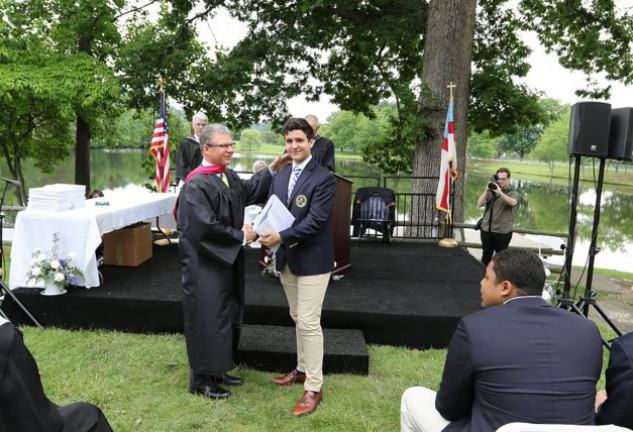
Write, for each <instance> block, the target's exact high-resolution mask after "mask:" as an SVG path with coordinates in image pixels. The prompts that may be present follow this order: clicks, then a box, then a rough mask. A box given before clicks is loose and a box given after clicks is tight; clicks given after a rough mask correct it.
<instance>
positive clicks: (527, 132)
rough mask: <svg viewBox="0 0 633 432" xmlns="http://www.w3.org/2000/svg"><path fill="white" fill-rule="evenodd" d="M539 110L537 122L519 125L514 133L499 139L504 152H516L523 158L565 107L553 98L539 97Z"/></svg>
mask: <svg viewBox="0 0 633 432" xmlns="http://www.w3.org/2000/svg"><path fill="white" fill-rule="evenodd" d="M538 104H539V110H540V111H541V112H542V113H543V117H542V119H541V121H540V123H538V124H534V125H531V126H530V127H525V126H519V127H517V131H516V132H515V133H514V134H511V135H506V136H504V137H503V138H502V139H501V141H500V143H499V144H500V147H501V149H503V150H504V151H506V152H513V153H516V154H517V155H518V156H519V158H521V159H523V158H524V157H525V156H526V155H527V154H529V153H530V152H531V151H532V150H533V149H534V147H535V146H536V143H537V141H538V140H539V138H540V137H541V135H542V134H543V131H544V130H545V128H546V127H547V125H548V124H550V122H552V121H553V120H556V119H558V118H560V116H561V115H562V114H563V113H564V112H565V107H564V106H563V105H561V103H560V102H558V101H557V100H555V99H539V100H538Z"/></svg>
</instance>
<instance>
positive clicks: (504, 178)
mask: <svg viewBox="0 0 633 432" xmlns="http://www.w3.org/2000/svg"><path fill="white" fill-rule="evenodd" d="M504 180H510V179H509V178H508V177H499V181H504Z"/></svg>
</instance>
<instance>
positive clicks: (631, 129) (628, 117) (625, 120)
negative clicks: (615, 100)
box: [607, 108, 633, 161]
mask: <svg viewBox="0 0 633 432" xmlns="http://www.w3.org/2000/svg"><path fill="white" fill-rule="evenodd" d="M607 157H608V158H609V159H618V160H626V161H631V160H633V108H617V109H614V110H612V111H611V129H610V132H609V152H608V154H607Z"/></svg>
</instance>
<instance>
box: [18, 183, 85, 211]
mask: <svg viewBox="0 0 633 432" xmlns="http://www.w3.org/2000/svg"><path fill="white" fill-rule="evenodd" d="M85 202H86V186H84V185H71V184H62V183H56V184H52V185H46V186H44V187H40V188H30V189H29V201H28V204H27V206H26V209H27V210H38V211H62V210H69V209H71V208H75V207H83V206H84V205H85Z"/></svg>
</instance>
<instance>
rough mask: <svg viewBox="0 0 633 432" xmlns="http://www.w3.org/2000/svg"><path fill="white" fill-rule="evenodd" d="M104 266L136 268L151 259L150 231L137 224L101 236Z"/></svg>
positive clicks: (143, 225) (144, 223) (145, 224)
mask: <svg viewBox="0 0 633 432" xmlns="http://www.w3.org/2000/svg"><path fill="white" fill-rule="evenodd" d="M103 252H104V255H105V256H104V258H105V264H108V265H117V266H127V267H136V266H138V265H139V264H141V263H143V262H145V261H147V260H148V259H150V258H151V257H152V229H151V226H150V224H149V223H147V222H139V223H137V224H134V225H129V226H126V227H124V228H121V229H118V230H116V231H112V232H109V233H107V234H104V235H103Z"/></svg>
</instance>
